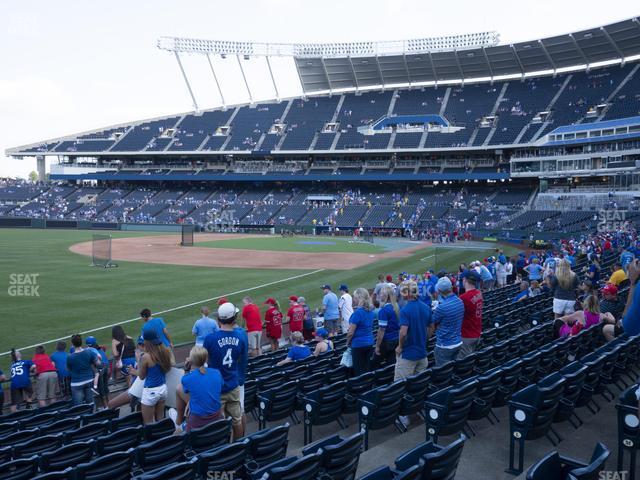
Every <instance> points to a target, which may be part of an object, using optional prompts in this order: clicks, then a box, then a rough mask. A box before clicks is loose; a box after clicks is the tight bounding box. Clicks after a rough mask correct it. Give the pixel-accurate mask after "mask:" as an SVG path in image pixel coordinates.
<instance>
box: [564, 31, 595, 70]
mask: <svg viewBox="0 0 640 480" xmlns="http://www.w3.org/2000/svg"><path fill="white" fill-rule="evenodd" d="M569 38H570V39H571V41H572V42H573V46H574V47H576V50H577V51H578V53H579V54H580V56H581V57H582V61H583V62H584V64H585V65H586V66H587V72H588V71H589V70H591V62H589V59H588V58H587V56H586V55H585V54H584V51H583V50H582V48H580V45H578V42H576V39H575V38H574V37H573V34H572V33H570V34H569Z"/></svg>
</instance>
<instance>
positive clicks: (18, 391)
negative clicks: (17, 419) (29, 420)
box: [11, 385, 33, 405]
mask: <svg viewBox="0 0 640 480" xmlns="http://www.w3.org/2000/svg"><path fill="white" fill-rule="evenodd" d="M31 395H33V387H31V385H29V386H28V387H24V388H12V389H11V405H18V404H20V403H22V402H26V401H27V399H29V398H30V397H31Z"/></svg>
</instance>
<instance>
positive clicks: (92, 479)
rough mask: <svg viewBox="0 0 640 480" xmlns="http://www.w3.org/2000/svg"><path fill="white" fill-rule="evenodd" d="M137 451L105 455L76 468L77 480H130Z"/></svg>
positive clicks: (131, 450) (130, 450)
mask: <svg viewBox="0 0 640 480" xmlns="http://www.w3.org/2000/svg"><path fill="white" fill-rule="evenodd" d="M134 457H135V450H134V449H133V448H131V449H129V450H127V451H126V452H115V453H110V454H109V455H103V456H100V457H97V458H95V459H94V460H91V461H90V462H87V463H81V464H79V465H77V466H76V468H75V478H76V480H129V479H130V478H131V471H132V470H133V461H134Z"/></svg>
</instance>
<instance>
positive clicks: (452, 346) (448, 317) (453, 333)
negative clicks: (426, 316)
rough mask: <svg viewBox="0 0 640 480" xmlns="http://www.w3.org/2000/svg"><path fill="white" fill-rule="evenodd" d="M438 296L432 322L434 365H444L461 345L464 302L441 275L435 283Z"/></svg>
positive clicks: (455, 355) (449, 282) (451, 358)
mask: <svg viewBox="0 0 640 480" xmlns="http://www.w3.org/2000/svg"><path fill="white" fill-rule="evenodd" d="M436 291H437V292H438V295H439V297H440V301H439V303H438V306H437V307H436V309H435V310H434V312H433V323H434V325H435V326H436V349H435V361H436V366H440V365H444V364H445V363H447V362H451V361H453V360H455V359H456V358H457V357H458V352H459V351H460V347H462V337H461V331H462V319H463V318H464V304H463V303H462V300H460V298H458V297H457V296H456V295H455V294H454V293H453V289H452V285H451V280H449V279H448V278H447V277H442V278H441V279H440V280H438V283H437V284H436Z"/></svg>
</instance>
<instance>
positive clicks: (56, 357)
mask: <svg viewBox="0 0 640 480" xmlns="http://www.w3.org/2000/svg"><path fill="white" fill-rule="evenodd" d="M68 356H69V354H68V353H67V352H65V351H64V350H56V351H55V352H53V353H52V354H51V355H50V358H51V361H52V362H53V363H54V365H55V366H56V370H57V371H58V376H59V377H60V378H67V377H68V376H69V370H67V357H68Z"/></svg>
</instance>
